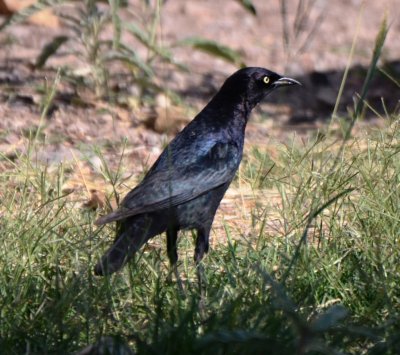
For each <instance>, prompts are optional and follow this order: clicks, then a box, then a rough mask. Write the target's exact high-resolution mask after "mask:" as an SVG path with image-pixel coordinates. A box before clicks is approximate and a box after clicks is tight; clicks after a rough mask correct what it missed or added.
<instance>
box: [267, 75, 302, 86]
mask: <svg viewBox="0 0 400 355" xmlns="http://www.w3.org/2000/svg"><path fill="white" fill-rule="evenodd" d="M289 85H301V83H300V82H298V81H297V80H294V79H292V78H286V77H282V78H280V79H278V80H277V81H275V82H274V83H273V86H274V87H275V88H278V87H282V86H289Z"/></svg>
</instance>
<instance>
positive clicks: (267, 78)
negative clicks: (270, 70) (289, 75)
mask: <svg viewBox="0 0 400 355" xmlns="http://www.w3.org/2000/svg"><path fill="white" fill-rule="evenodd" d="M263 81H264V83H265V84H269V76H264V79H263Z"/></svg>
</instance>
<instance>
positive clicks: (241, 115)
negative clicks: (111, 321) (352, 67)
mask: <svg viewBox="0 0 400 355" xmlns="http://www.w3.org/2000/svg"><path fill="white" fill-rule="evenodd" d="M293 84H299V83H298V82H297V81H296V80H293V79H290V78H285V77H282V76H280V75H278V74H276V73H274V72H271V71H269V70H266V69H263V68H255V67H254V68H244V69H240V70H238V71H237V72H236V73H234V74H233V75H232V76H230V77H229V78H228V79H227V80H226V81H225V83H224V84H223V85H222V87H221V89H220V90H219V92H218V93H217V94H216V95H215V96H214V97H213V98H212V99H211V101H210V102H209V103H208V104H207V106H206V107H205V108H204V109H203V110H202V111H201V112H200V113H199V114H198V115H197V116H196V117H195V118H194V119H193V121H191V122H190V123H189V124H188V125H187V126H186V127H185V128H184V129H183V130H182V131H181V132H180V133H179V134H178V135H177V136H176V137H175V138H174V139H173V140H172V141H171V142H170V143H169V145H168V146H167V147H166V148H165V150H164V151H163V152H162V153H161V155H160V157H159V158H158V159H157V161H156V162H155V163H154V165H153V166H152V167H151V169H150V170H149V172H148V173H147V174H146V176H145V177H144V179H143V181H142V182H141V183H140V184H139V185H138V186H137V187H136V188H134V189H133V190H131V191H130V192H129V193H128V194H127V195H126V196H125V198H124V199H123V201H122V203H121V206H120V207H119V209H117V210H116V211H114V212H112V213H110V214H109V215H106V216H103V217H101V218H99V219H98V220H97V221H96V224H98V225H101V224H105V223H109V222H112V221H118V223H117V237H116V239H115V241H114V244H113V245H112V246H111V248H110V249H109V250H108V251H107V252H106V253H105V255H104V256H103V257H102V259H101V260H100V261H99V263H98V264H97V265H96V267H95V273H96V274H98V275H104V274H110V273H113V272H115V271H117V270H119V269H120V268H121V267H122V266H123V265H124V264H125V263H126V261H127V260H129V258H130V257H131V256H132V255H133V254H134V253H135V252H136V251H137V250H138V249H139V248H140V247H141V246H142V245H143V244H144V243H146V242H147V241H148V240H149V239H150V238H152V237H154V236H155V235H157V234H161V233H163V232H167V251H168V256H169V259H170V262H171V264H175V263H176V261H177V259H178V256H177V250H176V240H177V233H178V231H179V230H181V229H196V230H197V240H196V249H195V260H196V262H199V261H200V260H201V259H202V258H203V256H204V253H206V252H207V251H208V246H209V242H208V239H209V234H210V230H211V225H212V223H213V220H214V216H215V213H216V210H217V208H218V206H219V203H220V201H221V199H222V197H223V196H224V194H225V191H226V190H227V188H228V186H229V184H230V183H231V181H232V179H233V177H234V176H235V173H236V171H237V169H238V167H239V164H240V161H241V159H242V153H243V144H244V136H245V128H246V123H247V120H248V118H249V115H250V112H251V110H252V109H253V108H254V107H255V106H256V105H257V104H258V103H259V102H260V101H261V100H262V99H263V98H264V97H265V96H267V95H268V94H269V93H270V92H272V91H273V90H274V89H276V88H278V87H281V86H287V85H293Z"/></svg>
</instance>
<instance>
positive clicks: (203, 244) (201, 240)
mask: <svg viewBox="0 0 400 355" xmlns="http://www.w3.org/2000/svg"><path fill="white" fill-rule="evenodd" d="M209 236H210V228H207V229H198V230H197V239H196V248H195V251H194V261H195V263H196V269H197V281H198V286H199V292H200V304H199V309H200V313H201V314H203V315H204V310H205V307H204V289H205V283H204V282H203V280H204V269H203V265H202V264H201V260H202V259H203V257H204V254H205V253H207V252H208V248H209V241H208V239H209Z"/></svg>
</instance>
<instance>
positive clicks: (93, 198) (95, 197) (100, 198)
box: [82, 189, 105, 211]
mask: <svg viewBox="0 0 400 355" xmlns="http://www.w3.org/2000/svg"><path fill="white" fill-rule="evenodd" d="M104 205H105V196H104V194H103V193H102V192H101V191H98V190H95V189H91V190H90V199H89V200H88V201H86V202H85V203H84V204H83V205H82V207H84V208H87V209H90V210H93V211H96V210H97V209H98V208H103V207H104Z"/></svg>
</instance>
